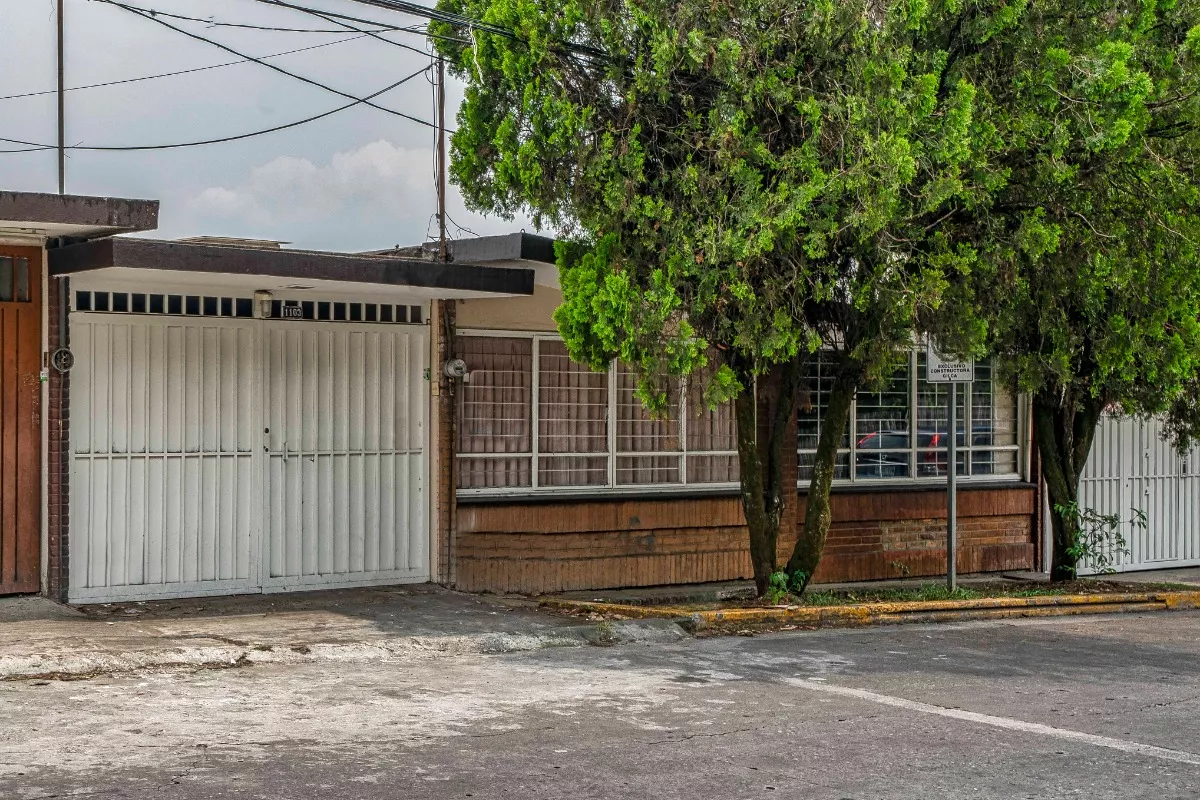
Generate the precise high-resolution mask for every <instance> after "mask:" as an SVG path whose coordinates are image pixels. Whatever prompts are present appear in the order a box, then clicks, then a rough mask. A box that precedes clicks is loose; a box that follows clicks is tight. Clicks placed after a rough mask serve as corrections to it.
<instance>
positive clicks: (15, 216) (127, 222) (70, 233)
mask: <svg viewBox="0 0 1200 800" xmlns="http://www.w3.org/2000/svg"><path fill="white" fill-rule="evenodd" d="M157 227H158V201H157V200H129V199H125V198H120V197H88V196H84V195H71V194H68V195H58V194H43V193H39V192H4V191H0V237H12V238H27V239H40V240H45V239H54V238H58V237H66V238H71V239H94V238H96V237H99V236H111V235H113V234H116V233H134V232H137V231H151V230H154V229H155V228H157Z"/></svg>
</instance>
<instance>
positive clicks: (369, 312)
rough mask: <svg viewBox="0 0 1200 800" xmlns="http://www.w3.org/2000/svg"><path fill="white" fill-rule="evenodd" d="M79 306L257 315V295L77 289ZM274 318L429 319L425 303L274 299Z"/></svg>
mask: <svg viewBox="0 0 1200 800" xmlns="http://www.w3.org/2000/svg"><path fill="white" fill-rule="evenodd" d="M75 310H76V311H87V312H92V313H102V314H154V315H167V316H182V317H241V318H250V317H253V316H254V299H253V298H250V297H209V296H206V295H197V294H142V293H138V292H76V293H75ZM271 319H280V320H313V321H319V322H380V323H390V324H400V325H421V324H423V323H424V321H425V319H424V307H423V306H409V305H392V304H390V303H389V304H383V303H347V302H340V301H337V302H335V301H331V300H286V301H285V300H273V301H271Z"/></svg>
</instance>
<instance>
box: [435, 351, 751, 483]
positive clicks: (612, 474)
mask: <svg viewBox="0 0 1200 800" xmlns="http://www.w3.org/2000/svg"><path fill="white" fill-rule="evenodd" d="M454 335H455V337H456V338H457V337H460V336H461V337H478V338H492V339H501V338H503V339H530V340H532V341H531V345H530V358H531V361H530V369H531V376H530V416H529V421H530V443H531V446H530V450H529V452H525V453H460V452H459V450H458V438H457V436H456V437H455V438H454V440H453V444H454V458H455V463H456V465H457V464H458V463H460V462H461V461H463V460H471V459H500V458H503V459H528V461H529V485H528V486H503V487H484V488H459V487H457V486H456V487H455V493H456V495H457V496H459V497H473V496H531V495H555V494H571V495H577V494H595V495H599V496H603V495H613V494H622V495H630V494H638V493H641V492H653V493H655V494H671V493H695V492H697V491H727V490H731V489H737V488H738V487H739V486H740V485H741V484H740V481H736V480H735V481H721V482H714V481H704V482H697V481H691V482H689V481H688V460H689V457H695V456H717V457H731V458H733V459H735V461H736V459H737V456H738V451H737V449H736V448H734V449H732V450H689V449H688V439H687V428H688V419H689V416H690V414H689V411H688V407H689V406H688V397H689V391H688V385H687V380H686V379H680V387H679V418H678V425H679V428H678V433H677V435H678V438H679V449H678V450H671V451H662V452H653V453H645V452H642V451H633V450H631V451H628V452H626V451H622V450H618V449H617V420H618V416H617V414H618V401H619V396H618V385H619V383H618V373H617V362H616V361H615V360H614V361H613V362H612V363H610V364H609V366H608V371H607V372H606V373H604V374H605V376H606V381H607V384H606V386H607V407H606V412H605V426H606V438H607V447H606V448H605V450H604V451H603V452H596V453H579V454H575V453H542V452H541V449H540V438H541V437H540V435H539V434H540V427H541V425H540V422H541V420H540V411H541V408H540V407H541V392H540V389H541V371H542V370H541V358H540V357H541V348H540V345H541V342H544V341H552V342H561V341H562V340H563V339H562V337H561V336H559V335H558V334H557V333H551V332H548V331H506V330H497V331H493V330H485V329H475V328H463V329H459V330H457V331H455V332H454ZM470 366H471V365H470V364H468V365H467V368H468V370H469V369H470ZM464 394H465V393H463V392H462V391H461V390H460V392H459V398H458V400H457V403H458V404H459V405H458V408H457V413H459V414H460V416H459V425H460V426H461V425H462V423H463V419H462V416H461V404H462V403H463V402H465V399H464V397H463V396H464ZM573 455H578V456H586V457H594V458H604V459H605V462H606V466H607V470H606V480H605V482H604V483H603V484H598V483H595V484H578V485H570V486H543V485H539V477H540V471H541V470H540V469H539V459H541V458H555V457H570V456H573ZM639 456H659V457H666V458H671V457H675V458H677V459H678V460H679V478H680V479H679V481H678V482H669V483H620V482H618V480H617V478H618V469H617V467H618V462H619V460H620V459H621V458H629V457H639ZM456 471H457V470H456Z"/></svg>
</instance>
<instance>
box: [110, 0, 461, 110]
mask: <svg viewBox="0 0 1200 800" xmlns="http://www.w3.org/2000/svg"><path fill="white" fill-rule="evenodd" d="M99 2H101V3H107V4H109V5H111V6H116V7H117V8H121V9H124V10H126V11H128V12H130V13H132V14H136V15H137V16H139V17H142V18H143V19H148V20H150V21H151V22H154V23H157V24H159V25H162V26H163V27H165V28H168V29H170V30H173V31H175V32H177V33H182V34H183V35H184V36H187V37H188V38H191V39H195V40H197V41H200V42H204V43H205V44H210V45H212V46H213V47H217V48H220V49H221V50H224V51H225V52H227V53H231V54H232V55H235V56H237V57H239V58H244V59H247V60H249V61H253V62H254V63H256V64H259V65H261V66H264V67H266V68H267V69H269V70H272V71H274V72H278V73H279V74H281V75H286V76H287V77H289V78H293V79H295V80H298V81H300V82H302V83H307V84H308V85H310V86H315V87H317V88H318V89H324V90H325V91H327V92H331V93H333V94H336V95H339V96H341V97H344V98H346V99H347V100H355V101H360V102H363V103H364V104H365V105H368V106H370V107H371V108H375V109H378V110H379V111H384V112H387V113H388V114H392V115H394V116H397V117H402V118H403V119H407V120H409V121H410V122H415V123H417V124H418V125H424V126H426V127H429V128H433V127H437V126H436V125H434V123H432V122H426V121H425V120H423V119H420V118H419V117H414V116H411V115H409V114H405V113H404V112H402V111H396V110H395V109H391V108H388V107H387V106H381V105H378V104H377V103H372V102H370V101H363V100H362V99H361V98H358V97H355V96H354V95H352V94H348V93H346V92H343V91H342V90H340V89H335V88H333V87H332V86H330V85H328V84H325V83H321V82H320V81H315V80H313V79H312V78H306V77H304V76H303V75H297V74H296V73H294V72H289V71H287V70H286V69H283V68H282V67H277V66H275V65H274V64H271V63H268V62H266V61H263V60H262V59H261V58H255V57H253V56H248V55H246V54H245V53H242V52H239V51H237V50H234V49H233V48H232V47H229V46H228V45H224V44H221V43H220V42H217V41H214V40H212V39H208V38H205V37H203V36H201V35H200V34H197V33H192V32H191V31H186V30H184V29H183V28H180V27H177V26H175V25H172V24H171V23H169V22H166V21H164V20H161V19H156V18H155V17H154V16H153V15H151V14H148V13H146V12H144V11H141V10H139V9H136V8H134V7H133V6H128V5H125V4H124V3H120V2H118V1H117V0H99Z"/></svg>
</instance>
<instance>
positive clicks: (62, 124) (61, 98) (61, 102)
mask: <svg viewBox="0 0 1200 800" xmlns="http://www.w3.org/2000/svg"><path fill="white" fill-rule="evenodd" d="M66 4H67V0H58V193H59V194H66V193H67V110H66V109H67V103H66V90H65V88H64V82H63V76H64V73H65V69H64V61H65V48H64V46H63V31H64V29H65V24H64V22H63V11H64V9H63V7H64V6H65V5H66Z"/></svg>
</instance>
